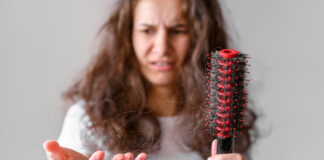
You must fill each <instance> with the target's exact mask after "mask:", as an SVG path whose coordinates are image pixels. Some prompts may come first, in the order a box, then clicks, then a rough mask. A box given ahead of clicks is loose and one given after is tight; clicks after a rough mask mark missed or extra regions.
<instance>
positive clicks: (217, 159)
mask: <svg viewBox="0 0 324 160" xmlns="http://www.w3.org/2000/svg"><path fill="white" fill-rule="evenodd" d="M208 160H245V158H244V156H243V155H241V154H238V153H230V154H217V155H213V156H211V157H209V158H208Z"/></svg>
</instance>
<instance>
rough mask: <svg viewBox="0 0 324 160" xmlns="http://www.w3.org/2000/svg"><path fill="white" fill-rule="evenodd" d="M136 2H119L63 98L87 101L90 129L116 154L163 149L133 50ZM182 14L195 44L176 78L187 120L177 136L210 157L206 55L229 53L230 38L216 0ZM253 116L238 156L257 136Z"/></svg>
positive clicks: (200, 1)
mask: <svg viewBox="0 0 324 160" xmlns="http://www.w3.org/2000/svg"><path fill="white" fill-rule="evenodd" d="M137 1H138V0H118V2H117V4H116V5H117V6H116V8H115V10H114V11H113V12H112V13H111V15H110V17H109V19H108V21H107V22H106V23H105V24H104V25H103V26H102V28H101V29H100V31H99V32H98V33H99V35H100V37H101V40H100V47H99V50H98V52H97V53H96V54H95V55H94V57H93V58H92V59H91V61H90V63H89V64H88V65H87V67H86V68H85V70H84V72H82V74H81V76H79V78H78V79H77V80H76V81H75V82H74V84H73V85H72V86H71V87H70V88H69V89H68V90H67V91H66V92H65V93H64V95H63V99H64V100H65V102H69V103H66V104H68V105H70V104H71V103H75V102H77V101H79V100H84V101H85V102H86V103H85V108H86V114H87V115H88V116H89V117H90V121H91V122H92V125H91V126H90V128H89V129H91V130H94V131H95V133H96V134H97V136H99V137H105V143H104V144H105V145H106V146H107V148H109V151H110V152H111V153H125V152H133V153H135V154H138V153H139V152H146V153H151V152H154V151H156V150H158V149H159V143H160V134H161V130H160V124H159V122H158V120H157V117H156V116H154V115H153V114H152V112H150V110H149V109H148V108H147V107H146V103H147V91H148V89H149V87H150V84H149V83H148V82H147V80H145V78H144V77H143V76H142V74H141V73H140V70H139V64H138V63H139V62H138V61H137V59H136V57H135V53H134V49H133V46H132V37H131V36H132V28H133V17H134V8H135V6H136V3H137ZM181 9H182V11H183V13H184V16H185V18H186V19H187V22H188V23H189V28H190V31H189V34H190V37H191V38H190V39H191V42H190V44H191V45H190V48H189V52H188V54H187V57H186V59H185V61H184V64H183V65H182V67H181V71H180V72H179V75H178V76H179V77H178V78H177V79H178V81H177V84H178V85H177V86H178V90H179V91H180V94H181V96H180V99H178V101H177V104H178V106H177V115H180V116H181V117H183V119H182V121H181V122H180V124H181V125H179V128H178V130H177V131H178V132H179V134H182V135H183V136H181V137H183V138H182V139H181V141H182V142H184V143H185V144H186V145H187V146H188V147H189V148H191V149H192V150H193V151H196V152H198V153H199V154H200V155H201V156H202V157H204V158H207V157H208V156H210V146H211V141H212V139H213V137H211V136H210V134H209V133H207V132H206V131H205V128H204V123H205V121H204V117H205V113H204V111H203V110H202V109H201V108H203V107H202V106H203V103H204V102H203V97H205V93H204V91H205V81H206V79H204V77H205V76H204V75H205V62H206V54H207V53H209V52H211V51H212V50H213V49H215V48H217V47H221V48H227V46H228V36H227V34H226V31H225V23H224V20H223V15H222V11H221V7H220V5H219V3H218V2H217V0H183V7H182V8H181ZM66 100H67V101H66ZM248 117H249V118H248V119H250V121H249V122H248V123H247V124H246V130H244V131H243V135H241V136H240V137H238V138H237V139H236V141H235V142H236V146H235V150H236V152H238V153H242V154H246V153H247V151H248V149H249V148H250V146H251V144H252V140H253V137H252V136H253V135H254V134H251V133H253V130H254V129H253V127H254V121H255V118H256V116H255V114H254V112H253V111H251V110H250V111H249V114H248ZM144 124H145V125H144ZM143 126H145V127H144V128H143ZM180 126H181V127H180ZM148 130H150V132H148Z"/></svg>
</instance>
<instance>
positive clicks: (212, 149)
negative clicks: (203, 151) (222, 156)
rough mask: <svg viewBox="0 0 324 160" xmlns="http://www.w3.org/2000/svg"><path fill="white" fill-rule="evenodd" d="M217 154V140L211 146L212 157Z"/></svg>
mask: <svg viewBox="0 0 324 160" xmlns="http://www.w3.org/2000/svg"><path fill="white" fill-rule="evenodd" d="M216 154H217V139H214V140H213V142H212V146H211V155H212V156H213V155H216Z"/></svg>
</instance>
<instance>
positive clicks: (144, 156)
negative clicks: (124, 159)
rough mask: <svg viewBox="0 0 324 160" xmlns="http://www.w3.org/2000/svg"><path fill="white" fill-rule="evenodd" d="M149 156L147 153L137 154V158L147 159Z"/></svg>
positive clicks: (137, 159)
mask: <svg viewBox="0 0 324 160" xmlns="http://www.w3.org/2000/svg"><path fill="white" fill-rule="evenodd" d="M146 158H147V154H146V153H140V154H139V155H137V157H136V158H135V160H146Z"/></svg>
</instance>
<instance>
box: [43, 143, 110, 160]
mask: <svg viewBox="0 0 324 160" xmlns="http://www.w3.org/2000/svg"><path fill="white" fill-rule="evenodd" d="M44 149H45V151H46V154H47V157H48V159H49V160H103V159H104V156H105V153H104V152H103V151H96V152H95V153H93V154H92V155H91V157H90V158H88V157H87V156H85V155H83V154H81V153H79V152H77V151H74V150H72V149H69V148H65V147H61V146H60V145H59V144H58V143H57V142H56V141H46V142H45V143H44Z"/></svg>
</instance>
